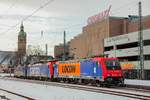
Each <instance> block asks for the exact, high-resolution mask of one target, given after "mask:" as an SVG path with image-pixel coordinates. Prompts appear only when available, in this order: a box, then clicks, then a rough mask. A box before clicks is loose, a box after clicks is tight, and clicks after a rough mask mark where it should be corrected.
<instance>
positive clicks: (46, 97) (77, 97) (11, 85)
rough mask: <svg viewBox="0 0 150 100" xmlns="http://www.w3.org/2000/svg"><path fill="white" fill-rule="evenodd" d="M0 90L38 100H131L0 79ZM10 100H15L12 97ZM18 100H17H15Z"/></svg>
mask: <svg viewBox="0 0 150 100" xmlns="http://www.w3.org/2000/svg"><path fill="white" fill-rule="evenodd" d="M0 88H3V89H7V90H10V91H13V92H17V93H20V94H23V95H26V96H29V97H33V98H35V99H38V100H102V99H103V100H133V99H130V98H127V97H120V96H114V95H108V94H102V93H95V92H88V91H83V90H75V89H67V88H62V87H55V86H47V85H45V84H44V83H43V85H40V84H33V83H26V82H18V81H11V80H4V79H0ZM11 99H12V100H16V99H14V98H13V97H12V98H11ZM17 100H18V99H17Z"/></svg>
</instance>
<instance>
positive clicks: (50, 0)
mask: <svg viewBox="0 0 150 100" xmlns="http://www.w3.org/2000/svg"><path fill="white" fill-rule="evenodd" d="M54 1H55V0H48V1H47V2H46V3H44V4H43V5H41V6H40V7H39V8H38V9H36V10H35V11H33V12H32V13H31V14H30V15H28V16H26V17H25V18H23V19H22V20H21V21H22V22H23V21H25V20H27V19H28V18H30V17H31V16H33V15H34V14H35V13H37V12H38V11H39V10H41V9H43V8H44V7H46V6H47V5H48V4H50V3H52V2H54ZM19 24H20V22H19V23H17V24H15V25H13V26H12V27H10V28H8V29H7V30H6V31H5V32H2V33H0V34H4V33H7V32H8V31H10V30H12V29H14V28H15V27H17V25H19Z"/></svg>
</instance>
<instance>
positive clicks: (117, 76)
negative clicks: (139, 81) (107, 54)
mask: <svg viewBox="0 0 150 100" xmlns="http://www.w3.org/2000/svg"><path fill="white" fill-rule="evenodd" d="M103 61H104V62H103V63H104V73H103V75H104V81H105V82H107V83H109V84H115V85H118V84H124V78H123V72H122V69H121V66H120V62H119V60H118V59H117V58H106V59H104V60H103Z"/></svg>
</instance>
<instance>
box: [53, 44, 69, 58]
mask: <svg viewBox="0 0 150 100" xmlns="http://www.w3.org/2000/svg"><path fill="white" fill-rule="evenodd" d="M68 54H69V45H68V44H67V45H66V58H68V57H69V56H68ZM63 56H64V45H63V44H59V45H55V47H54V57H55V58H56V59H58V60H62V59H63Z"/></svg>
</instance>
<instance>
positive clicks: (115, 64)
mask: <svg viewBox="0 0 150 100" xmlns="http://www.w3.org/2000/svg"><path fill="white" fill-rule="evenodd" d="M105 64H106V67H107V69H108V70H120V69H121V67H120V63H119V61H118V60H106V61H105Z"/></svg>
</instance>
